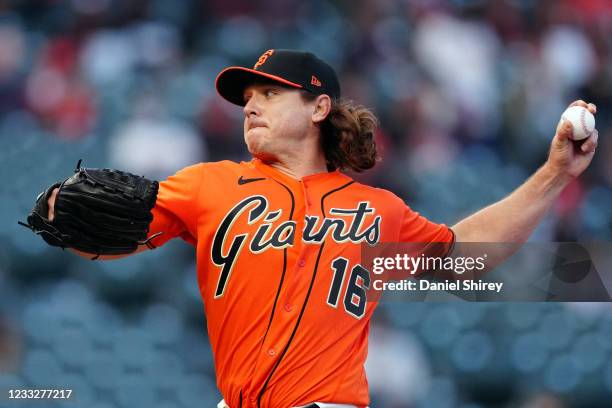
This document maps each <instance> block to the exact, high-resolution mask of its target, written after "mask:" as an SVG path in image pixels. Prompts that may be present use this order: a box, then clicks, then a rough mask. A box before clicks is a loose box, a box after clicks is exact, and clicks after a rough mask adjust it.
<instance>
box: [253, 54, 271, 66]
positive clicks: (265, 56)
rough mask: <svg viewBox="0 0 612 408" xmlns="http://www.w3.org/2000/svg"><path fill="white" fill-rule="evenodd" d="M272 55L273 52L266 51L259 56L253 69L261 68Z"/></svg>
mask: <svg viewBox="0 0 612 408" xmlns="http://www.w3.org/2000/svg"><path fill="white" fill-rule="evenodd" d="M272 54H274V50H268V51H266V52H264V53H263V54H261V57H259V59H258V60H257V62H256V63H255V66H254V67H253V69H257V67H260V66H262V65H263V64H264V63H265V62H266V60H267V59H268V57H270V56H271V55H272Z"/></svg>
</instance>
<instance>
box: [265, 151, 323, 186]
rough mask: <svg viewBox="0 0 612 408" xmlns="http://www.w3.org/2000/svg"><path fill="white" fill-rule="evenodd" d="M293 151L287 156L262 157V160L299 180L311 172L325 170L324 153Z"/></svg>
mask: <svg viewBox="0 0 612 408" xmlns="http://www.w3.org/2000/svg"><path fill="white" fill-rule="evenodd" d="M295 153H296V154H290V155H287V156H284V155H279V156H276V157H274V158H273V159H270V158H269V159H268V160H266V159H263V160H262V161H263V162H265V163H266V164H268V165H269V166H271V167H273V168H275V169H276V170H278V171H281V172H282V173H284V174H286V175H288V176H290V177H292V178H294V179H296V180H301V179H302V178H303V177H306V176H310V175H312V174H319V173H326V172H327V162H326V160H325V155H323V154H322V153H319V152H317V153H315V152H312V153H311V154H308V153H306V152H302V153H301V154H299V153H297V152H295Z"/></svg>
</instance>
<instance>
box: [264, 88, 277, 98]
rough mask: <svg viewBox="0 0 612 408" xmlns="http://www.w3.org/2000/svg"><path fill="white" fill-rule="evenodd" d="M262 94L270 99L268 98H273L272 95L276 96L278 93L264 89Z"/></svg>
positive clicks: (270, 89)
mask: <svg viewBox="0 0 612 408" xmlns="http://www.w3.org/2000/svg"><path fill="white" fill-rule="evenodd" d="M264 94H265V95H266V97H270V96H274V95H278V91H277V90H276V89H272V88H269V89H266V90H265V92H264Z"/></svg>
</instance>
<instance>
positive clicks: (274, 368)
mask: <svg viewBox="0 0 612 408" xmlns="http://www.w3.org/2000/svg"><path fill="white" fill-rule="evenodd" d="M354 182H355V181H349V182H348V183H346V184H344V185H342V186H340V187H338V188H335V189H333V190H330V191H328V192H327V193H325V194H324V195H323V197H321V214H322V215H323V217H325V199H326V198H327V197H328V196H330V195H331V194H333V193H335V192H338V191H340V190H342V189H344V188H346V187H348V186H350V185H351V184H353V183H354ZM324 246H325V241H323V243H321V247H319V253H318V254H317V260H316V262H315V267H314V270H313V272H312V279H311V280H310V286H309V287H308V292H307V293H306V299H304V304H303V305H302V309H301V310H300V315H299V316H298V319H297V322H296V323H295V327H294V328H293V331H292V332H291V336H290V337H289V341H287V344H286V345H285V347H284V348H283V351H282V353H281V354H280V356H279V357H278V360H277V361H276V364H274V367H272V370H270V374H268V378H266V381H265V382H264V385H263V387H262V388H261V391H260V392H259V396H258V397H257V407H258V408H260V407H261V399H262V397H263V394H264V392H265V391H266V387H267V386H268V384H269V383H270V379H272V376H273V375H274V372H275V371H276V369H277V368H278V366H279V365H280V363H281V361H282V360H283V357H285V355H286V354H287V350H289V346H290V345H291V342H292V341H293V338H294V337H295V333H296V332H297V329H298V327H299V326H300V322H301V321H302V316H303V315H304V311H305V310H306V305H307V304H308V299H309V298H310V293H311V292H312V287H313V285H314V281H315V278H316V277H317V270H318V268H319V261H320V260H321V254H322V253H323V247H324Z"/></svg>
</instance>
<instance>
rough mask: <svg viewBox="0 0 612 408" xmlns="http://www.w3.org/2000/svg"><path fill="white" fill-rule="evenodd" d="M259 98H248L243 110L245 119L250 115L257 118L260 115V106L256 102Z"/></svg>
mask: <svg viewBox="0 0 612 408" xmlns="http://www.w3.org/2000/svg"><path fill="white" fill-rule="evenodd" d="M258 99H259V98H257V96H256V95H253V96H252V97H250V98H249V99H248V100H247V102H246V104H245V105H244V108H243V112H244V116H245V117H247V118H248V117H249V116H251V115H255V116H258V115H259V114H260V113H261V106H260V104H259V102H258V101H257V100H258Z"/></svg>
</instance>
